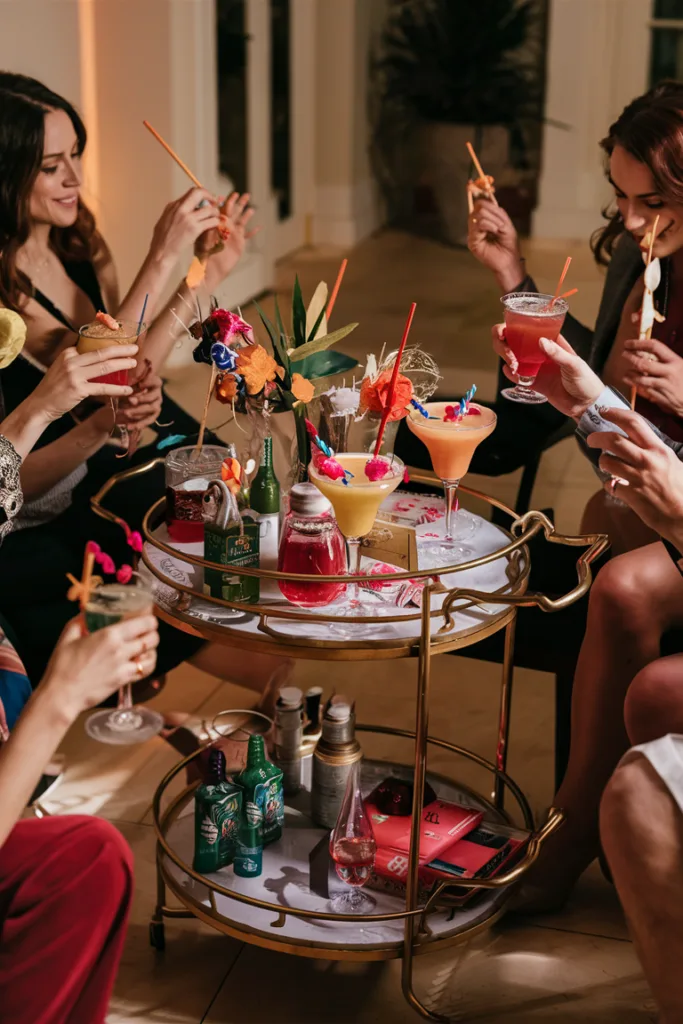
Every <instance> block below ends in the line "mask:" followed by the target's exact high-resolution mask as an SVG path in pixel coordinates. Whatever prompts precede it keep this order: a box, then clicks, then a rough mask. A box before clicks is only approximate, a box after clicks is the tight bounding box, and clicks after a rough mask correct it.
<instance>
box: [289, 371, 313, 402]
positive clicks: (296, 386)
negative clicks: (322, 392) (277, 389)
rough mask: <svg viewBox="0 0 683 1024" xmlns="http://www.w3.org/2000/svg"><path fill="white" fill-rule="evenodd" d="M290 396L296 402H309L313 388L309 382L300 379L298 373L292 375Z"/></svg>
mask: <svg viewBox="0 0 683 1024" xmlns="http://www.w3.org/2000/svg"><path fill="white" fill-rule="evenodd" d="M292 394H293V395H294V397H295V398H296V400H297V401H298V402H304V403H306V402H310V401H311V399H312V398H313V395H314V394H315V388H314V387H313V385H312V384H311V382H310V380H307V379H306V378H305V377H302V376H301V374H300V373H293V374H292Z"/></svg>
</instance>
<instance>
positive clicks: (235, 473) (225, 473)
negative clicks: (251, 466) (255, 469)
mask: <svg viewBox="0 0 683 1024" xmlns="http://www.w3.org/2000/svg"><path fill="white" fill-rule="evenodd" d="M221 480H223V481H224V482H225V484H226V485H227V488H228V490H229V491H230V492H231V493H232V494H239V492H240V488H241V486H242V467H241V465H240V463H239V461H238V460H237V459H233V458H227V459H223V465H222V466H221Z"/></svg>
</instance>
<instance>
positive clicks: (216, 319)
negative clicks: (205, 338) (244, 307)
mask: <svg viewBox="0 0 683 1024" xmlns="http://www.w3.org/2000/svg"><path fill="white" fill-rule="evenodd" d="M207 319H208V321H209V324H210V329H212V330H214V331H216V332H217V333H218V340H219V341H222V342H223V344H224V345H229V344H230V342H231V341H232V339H233V338H234V337H235V335H236V334H241V335H242V336H243V337H244V338H245V339H246V340H247V341H248V342H249V343H250V344H252V345H253V344H254V331H253V329H252V327H251V324H248V323H247V322H246V320H243V319H242V317H240V316H238V315H237V313H231V312H230V310H228V309H214V311H213V313H212V314H211V316H210V317H208V318H207Z"/></svg>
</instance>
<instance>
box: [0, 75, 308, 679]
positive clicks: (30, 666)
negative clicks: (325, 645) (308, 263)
mask: <svg viewBox="0 0 683 1024" xmlns="http://www.w3.org/2000/svg"><path fill="white" fill-rule="evenodd" d="M85 144H86V131H85V127H84V125H83V122H82V121H81V119H80V117H79V115H78V114H77V112H76V110H75V109H74V108H73V106H72V105H71V104H70V103H69V102H68V101H67V100H65V99H64V98H63V97H61V96H58V95H57V94H56V93H54V92H52V91H51V90H49V89H47V88H46V87H45V86H44V85H42V84H41V83H40V82H37V81H35V79H30V78H26V77H25V76H22V75H14V74H10V73H0V304H2V305H5V306H7V307H9V308H11V309H15V310H18V311H19V312H20V313H21V315H22V316H23V317H24V318H25V320H26V323H27V327H28V334H27V340H26V344H25V347H24V350H23V352H22V354H21V355H20V357H19V358H18V359H16V360H15V362H14V363H13V364H12V365H11V366H9V367H8V368H7V369H5V370H3V371H2V373H1V374H0V384H1V385H2V391H3V393H4V399H5V405H6V409H7V411H8V412H11V411H12V409H14V408H15V407H16V406H18V405H19V404H20V403H21V402H22V401H24V400H25V399H26V398H27V397H28V396H29V395H30V394H31V393H32V392H33V391H34V390H35V388H36V387H37V386H38V384H39V383H40V381H41V380H42V378H43V376H44V373H45V370H46V368H47V367H49V366H50V365H51V363H52V361H53V360H54V359H55V358H56V356H57V355H58V353H59V352H60V351H61V350H62V349H64V348H66V347H69V346H72V345H73V344H74V343H75V340H76V336H75V334H74V329H75V328H76V327H77V326H78V325H79V324H83V323H87V322H89V321H91V320H92V319H93V318H94V316H95V313H96V312H97V311H98V310H108V311H109V312H111V313H113V314H114V315H115V316H116V317H117V318H118V319H129V320H133V321H137V320H138V319H139V317H140V313H141V310H142V307H143V302H144V299H145V295H148V296H149V299H148V303H147V311H146V313H145V319H146V321H148V322H151V326H150V328H149V330H148V332H147V336H146V338H145V341H144V346H143V349H142V353H141V355H142V357H144V359H149V360H150V362H151V363H152V368H153V370H154V369H156V368H158V367H160V365H161V364H162V363H163V360H164V359H165V357H166V354H167V353H168V351H169V349H170V348H171V346H172V345H173V344H174V343H175V340H176V338H177V336H178V332H179V330H180V328H179V326H178V325H177V322H176V319H175V317H174V315H173V314H172V312H171V309H170V304H169V306H167V307H166V308H164V309H162V310H161V311H159V305H160V300H161V295H162V294H163V292H164V290H165V288H166V286H167V284H168V281H169V277H170V274H171V272H172V269H173V267H174V265H175V263H176V262H177V258H178V255H179V254H180V253H181V251H182V249H183V248H184V247H185V246H186V245H187V244H188V243H192V242H194V243H195V246H199V248H200V250H201V251H202V253H207V252H210V251H211V250H212V249H213V248H214V247H215V243H216V241H217V239H218V228H219V227H225V228H227V229H228V230H229V237H228V239H227V242H226V243H225V245H224V246H223V248H222V249H221V251H220V252H216V253H214V254H213V255H209V256H208V261H207V266H206V282H205V289H206V292H205V294H204V300H203V301H204V303H205V305H206V307H207V308H208V301H207V296H208V292H209V291H211V290H213V289H214V288H215V287H216V286H217V285H218V284H219V282H220V281H221V280H222V279H223V278H224V277H225V276H226V275H227V274H228V273H229V272H230V270H231V269H232V268H233V266H234V265H235V263H236V262H237V260H238V259H239V257H240V255H241V252H242V249H243V247H244V242H245V238H246V237H247V230H246V228H247V224H248V221H249V218H250V216H251V211H249V210H247V208H246V207H247V202H248V198H249V197H248V196H242V197H239V198H238V197H231V200H230V202H229V203H228V205H227V207H226V212H225V213H221V210H220V209H219V206H218V201H217V200H216V199H215V197H213V196H211V195H209V193H205V192H204V191H203V190H201V189H192V190H190V192H188V193H187V194H186V195H185V196H183V197H182V198H181V199H179V200H177V201H176V202H175V203H171V204H170V205H169V206H168V207H166V209H165V210H164V212H163V214H162V216H161V218H160V220H159V222H158V223H157V225H156V228H155V230H154V235H153V238H152V243H151V246H150V250H149V253H148V254H147V257H146V258H145V261H144V262H143V264H142V267H141V268H140V271H139V272H138V275H137V277H136V279H135V281H134V282H133V285H132V287H131V289H130V290H129V292H128V294H127V295H126V296H125V298H124V299H123V301H119V297H118V288H117V283H116V271H115V268H114V264H113V261H112V257H111V254H110V252H109V250H108V248H107V245H106V242H105V241H104V239H103V238H102V236H101V235H100V234H99V232H98V231H97V227H96V224H95V220H94V217H93V215H92V213H91V212H90V211H89V210H88V208H87V206H86V205H85V204H84V202H83V199H82V197H81V195H80V192H81V186H82V175H81V158H82V155H83V150H84V148H85ZM184 291H186V289H185V286H184V285H181V287H180V288H179V292H180V294H181V296H183V297H188V298H189V296H185V295H184ZM177 305H178V310H177V315H178V316H179V317H180V318H181V319H182V318H183V317H187V318H188V319H189V318H190V317H191V316H192V313H191V312H190V311H188V308H187V305H186V304H185V303H183V302H181V301H178V303H177ZM120 404H121V422H123V423H124V425H127V426H131V427H144V426H147V425H149V424H151V423H154V422H155V421H156V420H157V419H158V418H159V416H160V415H161V416H162V417H165V419H164V422H166V420H173V421H174V422H173V426H172V427H171V428H170V429H171V430H172V431H173V432H174V433H176V432H178V433H185V434H192V433H194V432H196V424H195V423H194V421H193V420H192V418H191V417H189V416H188V415H187V414H186V413H185V412H184V411H183V410H182V409H180V408H179V407H177V406H174V405H173V404H172V403H169V402H168V400H164V401H163V406H162V392H161V381H160V380H159V378H158V377H156V376H155V375H154V373H152V375H151V376H148V377H147V378H146V380H145V381H144V384H143V385H142V387H138V389H137V392H136V393H134V394H133V395H132V396H130V398H128V399H125V400H123V401H122V402H121V403H120ZM111 428H112V416H111V412H110V410H109V409H108V408H106V407H104V406H99V407H96V408H95V410H94V411H92V410H90V411H89V412H88V411H86V414H85V415H84V416H83V418H82V419H81V420H80V422H76V423H74V420H73V418H71V417H70V416H62V417H61V418H59V419H58V420H55V421H54V422H53V423H52V424H51V426H50V428H48V430H47V431H46V432H45V434H44V435H43V437H42V438H41V441H40V444H39V446H38V447H37V448H36V449H35V450H34V451H33V452H31V454H30V455H28V456H27V458H26V460H25V462H24V465H23V466H22V474H21V477H22V486H23V490H24V495H25V504H24V507H23V509H22V512H21V514H20V515H19V516H18V518H17V521H16V524H15V530H14V532H13V533H12V534H11V535H10V536H9V537H8V538H7V541H6V543H5V545H4V547H3V550H2V553H1V554H0V558H1V559H2V569H1V571H0V611H4V612H6V617H7V619H8V621H9V622H10V625H11V626H12V627H13V628H14V632H15V634H16V638H17V647H18V650H19V654H20V655H21V657H22V660H23V661H24V664H25V665H26V668H27V671H28V675H29V678H31V679H33V680H37V679H40V678H41V676H42V675H43V673H44V670H45V666H46V665H47V662H48V660H49V658H50V655H51V653H52V650H53V649H54V646H55V644H56V642H57V639H58V637H59V635H60V633H61V631H62V629H63V627H64V625H65V623H66V622H67V621H68V619H69V618H70V615H71V613H72V609H71V606H70V604H69V602H68V601H67V599H66V582H65V579H66V574H67V573H72V574H74V575H78V574H79V572H80V566H81V564H82V557H83V548H84V545H85V543H86V542H87V541H88V540H90V539H93V540H97V541H98V542H99V543H100V544H101V546H102V548H103V549H104V550H105V551H106V552H107V553H109V554H110V555H111V556H112V557H113V558H114V561H115V562H117V563H120V562H126V561H129V557H128V556H129V555H130V549H129V548H127V546H126V543H125V539H124V536H123V533H122V531H121V530H119V529H118V528H116V527H113V526H112V524H110V523H106V522H104V521H103V520H101V519H99V518H98V517H96V516H95V515H94V514H93V513H92V511H91V509H90V497H91V496H92V494H94V493H95V491H96V490H97V489H98V488H99V487H100V485H101V483H102V482H103V481H104V480H105V479H107V478H108V477H109V476H110V475H111V474H112V473H114V472H116V471H118V470H120V469H121V468H123V466H124V465H126V464H125V463H123V464H122V463H121V462H118V463H117V462H116V461H115V457H114V453H113V451H112V449H111V446H108V445H107V442H108V440H109V435H110V433H111ZM156 454H157V452H156V451H152V452H149V451H148V452H145V450H144V449H141V450H140V451H139V452H138V453H137V455H136V458H137V459H138V460H141V461H146V460H147V459H148V458H150V457H151V456H152V455H156ZM142 481H144V482H142ZM142 481H141V480H139V479H136V483H135V486H131V487H128V488H122V489H121V491H120V493H119V494H118V495H116V496H115V499H114V501H112V502H111V503H110V505H111V507H112V508H113V509H114V511H116V512H117V514H118V515H120V516H121V517H123V518H124V519H125V520H126V521H127V522H128V524H129V525H130V527H131V528H132V529H139V528H140V523H141V519H142V516H143V514H144V513H145V512H146V511H147V509H148V508H149V507H150V505H151V504H152V502H153V501H154V500H156V498H157V497H158V496H159V494H161V493H163V473H162V474H161V475H160V474H159V473H156V475H154V474H147V476H146V477H143V478H142ZM160 632H161V643H160V646H159V657H158V662H157V669H158V674H159V675H162V674H163V673H164V672H166V671H168V670H169V669H171V668H173V667H175V666H176V665H178V664H180V663H181V662H183V661H186V660H189V659H190V658H192V659H193V663H194V664H196V665H197V666H198V667H199V668H202V669H203V670H205V671H207V672H209V673H211V674H213V675H216V676H218V677H219V678H225V677H226V676H229V677H230V678H231V679H232V680H233V681H235V682H239V683H242V684H243V685H245V686H249V687H251V688H252V689H256V690H262V689H263V687H264V686H267V684H268V682H269V680H274V679H275V678H279V677H280V676H281V675H283V674H286V672H287V671H289V666H288V665H287V663H283V661H282V659H279V658H271V657H267V656H258V655H251V656H250V657H249V659H248V660H245V661H243V660H242V659H241V658H240V657H239V656H238V655H236V654H235V653H231V652H228V651H226V649H225V648H224V647H219V646H217V645H212V644H205V643H203V642H202V641H200V640H198V639H196V638H195V637H191V636H189V635H188V634H183V633H180V632H179V631H177V630H174V629H172V628H171V627H168V626H164V625H163V624H162V626H161V631H160Z"/></svg>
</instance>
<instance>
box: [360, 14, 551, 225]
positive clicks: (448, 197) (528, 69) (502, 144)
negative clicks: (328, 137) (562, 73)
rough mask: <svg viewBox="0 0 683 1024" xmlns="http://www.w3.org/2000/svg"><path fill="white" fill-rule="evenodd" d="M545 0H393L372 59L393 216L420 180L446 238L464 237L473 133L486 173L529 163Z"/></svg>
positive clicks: (380, 154) (383, 171)
mask: <svg viewBox="0 0 683 1024" xmlns="http://www.w3.org/2000/svg"><path fill="white" fill-rule="evenodd" d="M544 26H545V0H486V4H485V5H483V6H482V5H477V4H474V3H472V2H471V0H393V3H392V4H391V6H390V8H389V11H388V14H387V19H386V23H385V25H384V28H383V30H382V32H381V35H380V38H379V40H378V42H377V44H376V46H375V49H374V53H373V56H372V63H371V83H372V86H373V91H372V94H371V100H372V106H373V108H374V109H373V110H372V112H371V120H372V122H373V127H374V132H373V141H372V155H373V158H374V160H373V162H374V166H375V171H376V173H377V176H378V178H379V181H380V185H381V186H382V189H383V192H384V196H385V199H386V201H387V206H388V214H389V219H390V220H391V221H393V222H394V223H396V222H398V223H406V221H407V220H408V219H410V217H411V216H412V214H413V206H414V195H415V189H416V186H417V185H420V186H421V187H422V188H425V187H427V188H428V189H429V190H430V192H431V195H432V197H433V201H434V204H435V207H436V213H437V217H438V222H439V228H438V233H439V235H440V237H441V238H442V239H443V240H444V241H447V242H450V243H451V244H464V242H465V240H466V236H467V205H466V201H465V185H466V182H467V179H468V177H469V176H470V162H469V158H468V155H467V152H466V150H465V142H466V141H467V140H468V139H470V140H471V141H472V143H473V144H474V147H475V149H476V151H477V154H478V155H479V158H480V160H481V162H482V164H483V166H484V168H485V170H486V172H487V174H492V175H493V176H494V177H495V178H496V179H497V181H496V184H497V186H499V185H500V184H501V181H500V178H501V175H502V174H503V172H504V171H505V169H506V168H509V167H510V166H511V165H512V164H516V165H517V166H520V165H523V164H524V162H525V159H526V139H527V136H528V125H529V123H532V124H534V123H535V124H536V125H538V124H539V123H540V121H541V120H542V102H543V85H544V75H545V68H544Z"/></svg>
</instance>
